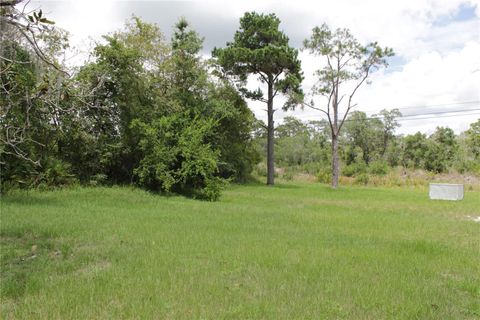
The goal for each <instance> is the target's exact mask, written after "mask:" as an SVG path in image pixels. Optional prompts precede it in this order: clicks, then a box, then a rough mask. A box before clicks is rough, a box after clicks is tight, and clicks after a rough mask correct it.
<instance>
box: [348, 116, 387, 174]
mask: <svg viewBox="0 0 480 320" xmlns="http://www.w3.org/2000/svg"><path fill="white" fill-rule="evenodd" d="M382 127H383V124H382V122H381V121H380V120H379V119H377V118H368V117H367V114H366V113H365V112H361V111H354V112H352V113H351V114H350V116H349V117H348V119H347V123H346V125H345V132H346V135H347V141H348V142H347V143H349V144H350V149H351V150H353V149H354V148H355V147H358V148H360V150H361V151H362V159H363V161H364V162H365V164H366V165H369V164H370V162H371V161H372V160H373V159H374V158H375V156H376V155H377V154H378V153H379V151H380V150H379V149H380V148H379V146H380V145H381V140H382V135H383V128H382Z"/></svg>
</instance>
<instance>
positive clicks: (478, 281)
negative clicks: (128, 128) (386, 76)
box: [0, 183, 480, 319]
mask: <svg viewBox="0 0 480 320" xmlns="http://www.w3.org/2000/svg"><path fill="white" fill-rule="evenodd" d="M468 216H470V217H472V216H480V193H479V192H473V191H472V192H468V193H467V194H466V198H465V199H464V201H461V202H444V201H430V200H428V197H427V191H426V190H418V189H416V190H415V189H398V188H397V189H381V188H361V187H348V188H340V189H339V190H331V189H330V188H329V187H327V186H323V185H320V184H307V183H303V184H294V183H291V184H283V185H278V186H276V187H271V188H268V187H265V186H263V185H250V186H233V187H230V189H229V190H228V191H226V192H225V194H224V196H223V197H222V199H221V201H219V202H216V203H208V202H201V201H195V200H190V199H185V198H182V197H162V196H157V195H152V194H149V193H147V192H144V191H141V190H138V189H132V188H120V187H115V188H78V189H70V190H61V191H54V192H29V193H26V192H17V193H13V194H10V195H7V196H3V199H2V201H1V233H0V235H1V238H0V239H1V243H0V244H1V272H0V275H1V294H0V299H1V300H0V301H1V313H0V318H2V319H71V318H78V319H119V318H137V319H251V318H257V319H258V318H261V319H479V318H480V223H477V222H474V221H472V220H471V219H470V218H469V217H468Z"/></svg>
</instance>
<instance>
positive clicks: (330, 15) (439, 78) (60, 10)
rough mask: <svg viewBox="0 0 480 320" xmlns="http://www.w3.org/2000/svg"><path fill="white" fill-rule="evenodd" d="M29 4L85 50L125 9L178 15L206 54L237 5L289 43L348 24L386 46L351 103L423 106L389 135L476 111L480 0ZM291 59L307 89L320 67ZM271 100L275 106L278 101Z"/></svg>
mask: <svg viewBox="0 0 480 320" xmlns="http://www.w3.org/2000/svg"><path fill="white" fill-rule="evenodd" d="M31 6H33V7H36V8H42V9H43V11H44V12H46V13H47V16H48V17H49V18H51V19H53V20H55V21H56V25H57V26H58V27H62V28H64V29H66V30H67V31H69V32H70V33H71V42H72V44H73V45H75V46H77V47H79V48H80V49H81V50H83V51H85V52H88V49H89V46H90V43H91V40H89V39H100V38H101V35H103V34H107V33H109V32H112V31H115V30H118V29H120V28H121V27H122V26H123V24H124V23H125V21H126V20H127V19H128V18H129V17H131V15H136V16H139V17H141V18H142V19H144V20H145V21H147V22H152V23H156V24H158V25H159V27H160V29H161V30H162V32H163V33H164V34H165V36H166V37H167V39H168V38H170V35H171V30H172V26H173V25H174V23H175V22H176V21H177V19H178V18H179V17H180V16H184V17H185V18H187V20H189V21H190V22H191V24H192V26H193V28H194V29H195V30H196V31H197V32H198V33H199V34H200V35H201V36H202V37H204V38H205V42H204V50H203V54H204V55H206V56H209V55H210V52H211V49H212V48H213V47H223V46H225V43H226V42H227V41H231V40H232V38H233V34H234V32H235V30H237V28H238V25H239V19H240V17H241V16H242V15H243V13H244V12H245V11H257V12H263V13H272V12H273V13H275V14H277V16H278V17H279V18H280V19H281V21H282V23H281V25H280V27H281V29H282V30H283V31H284V32H285V33H286V34H287V35H288V36H289V38H290V44H291V45H292V46H294V47H296V48H301V45H302V41H303V40H304V39H305V38H308V37H309V36H310V34H311V29H312V28H313V27H314V26H316V25H321V24H322V23H323V22H326V23H327V24H328V25H329V26H330V27H331V28H338V27H341V28H343V27H346V28H349V29H350V30H351V31H352V33H353V34H354V35H355V36H356V37H357V38H358V39H359V40H360V41H361V42H363V43H366V42H370V41H378V42H379V44H380V45H381V46H389V47H392V48H393V49H394V51H395V54H396V55H395V57H394V58H392V59H391V60H390V66H389V68H387V69H385V70H379V71H377V72H376V73H374V74H373V75H372V77H371V80H372V83H371V84H370V85H367V86H364V87H362V88H361V89H360V92H358V95H357V98H356V102H357V103H358V107H357V110H361V111H365V112H367V114H368V115H372V114H374V113H375V112H376V111H379V110H381V109H383V108H386V109H391V108H395V107H396V108H400V109H401V112H402V113H403V114H404V115H409V114H418V113H428V114H427V115H425V116H423V117H425V119H422V120H414V119H412V118H411V117H410V118H408V117H406V118H404V119H401V122H400V123H401V125H402V127H401V128H400V129H399V130H398V131H397V132H399V133H413V132H416V131H422V132H424V133H427V134H430V133H432V132H433V131H434V130H435V127H437V126H449V127H451V128H452V129H454V130H455V131H456V132H460V131H463V130H465V129H467V128H468V126H469V124H470V123H472V122H474V121H476V120H477V119H479V118H480V0H468V1H463V0H396V1H387V0H363V1H354V0H336V1H328V2H327V1H301V0H296V1H262V0H256V1H241V0H238V1H200V0H198V1H158V0H156V1H154V0H151V1H114V0H77V1H75V0H71V1H66V0H65V1H45V0H44V1H36V0H35V1H32V2H31ZM300 57H301V60H302V67H303V71H304V74H305V78H306V79H305V81H304V84H303V86H304V89H305V91H306V92H308V91H309V89H310V87H311V85H312V84H313V82H314V78H313V72H314V71H315V70H316V69H318V68H319V67H320V66H321V65H320V61H319V60H318V58H315V57H311V56H309V55H308V54H307V53H306V52H302V53H301V54H300ZM74 59H78V56H77V57H76V58H74ZM321 103H322V101H321V100H318V101H317V105H321ZM249 105H250V107H251V108H252V110H253V111H254V112H255V115H256V116H257V118H259V119H262V120H266V113H265V112H264V111H263V109H265V106H263V105H261V104H259V103H253V102H249ZM276 107H278V108H280V107H281V100H278V101H277V102H276ZM448 111H453V113H447V112H448ZM434 113H435V114H436V115H435V114H434ZM291 115H293V116H296V117H299V118H301V119H302V120H319V119H321V117H322V115H321V114H319V113H318V111H315V110H303V111H302V110H296V111H289V112H282V111H278V112H276V122H277V123H279V122H281V120H282V119H283V118H284V117H285V116H291Z"/></svg>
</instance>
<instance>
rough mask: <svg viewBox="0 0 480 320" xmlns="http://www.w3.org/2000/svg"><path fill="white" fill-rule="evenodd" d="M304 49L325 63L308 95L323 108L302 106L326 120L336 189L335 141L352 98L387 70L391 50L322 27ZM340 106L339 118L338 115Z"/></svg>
mask: <svg viewBox="0 0 480 320" xmlns="http://www.w3.org/2000/svg"><path fill="white" fill-rule="evenodd" d="M304 49H307V50H309V52H310V53H312V54H314V55H316V56H322V57H324V58H325V59H326V62H327V64H326V65H325V66H323V67H322V68H320V69H319V70H317V71H316V75H317V77H318V78H317V84H316V85H315V86H314V87H313V88H312V91H311V94H312V96H315V95H320V96H322V97H324V98H326V99H327V102H326V106H325V107H323V108H318V107H316V106H315V105H314V103H313V99H312V101H311V102H309V103H305V105H307V106H309V107H311V108H313V109H316V110H319V111H321V112H323V113H324V114H325V115H326V116H327V118H328V121H329V124H330V133H331V139H332V187H334V188H336V187H337V186H338V178H339V173H340V163H339V157H338V139H339V135H340V130H341V129H342V126H343V124H344V122H345V119H346V118H347V116H348V114H349V112H350V111H351V109H352V108H353V107H355V105H356V104H354V103H353V98H354V96H355V94H356V92H357V91H358V89H359V88H360V87H361V86H362V85H363V84H364V83H365V82H366V81H367V79H368V77H369V76H370V74H371V73H372V72H373V71H375V70H376V69H378V68H379V67H381V66H387V62H386V58H387V57H390V56H392V55H393V50H392V49H390V48H383V49H382V48H381V47H380V46H379V45H378V44H377V43H376V42H372V43H369V44H367V45H365V46H363V45H361V44H360V43H359V42H358V41H357V39H355V38H354V37H353V35H352V34H351V33H350V31H349V30H348V29H337V30H335V31H334V32H332V31H331V30H330V28H329V27H328V26H327V25H326V24H323V25H322V26H321V27H315V28H313V32H312V35H311V37H310V39H306V40H305V41H304ZM341 89H342V90H343V91H342V90H341ZM344 98H346V101H345V100H344ZM342 103H343V104H342ZM342 105H343V106H344V108H343V109H344V113H343V115H341V114H340V113H339V110H340V108H341V106H342Z"/></svg>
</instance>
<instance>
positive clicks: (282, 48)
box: [212, 12, 303, 185]
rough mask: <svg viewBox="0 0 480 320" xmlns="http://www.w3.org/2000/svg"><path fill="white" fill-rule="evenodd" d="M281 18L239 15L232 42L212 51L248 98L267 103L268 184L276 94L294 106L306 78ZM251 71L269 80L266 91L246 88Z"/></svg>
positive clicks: (271, 171) (270, 180)
mask: <svg viewBox="0 0 480 320" xmlns="http://www.w3.org/2000/svg"><path fill="white" fill-rule="evenodd" d="M279 25H280V19H279V18H278V17H277V16H276V15H275V14H268V15H265V14H258V13H255V12H247V13H245V15H244V16H243V17H242V18H241V19H240V29H239V30H238V31H237V32H236V33H235V36H234V39H233V42H230V43H227V46H226V47H225V48H222V49H217V48H215V49H214V50H213V52H212V55H213V57H214V58H216V63H218V65H219V66H221V68H222V69H223V71H224V74H225V75H226V76H227V77H231V78H233V79H234V80H235V81H236V82H237V84H238V85H239V87H240V91H241V92H242V93H243V94H244V95H245V97H247V98H251V99H254V100H258V101H262V102H265V103H266V104H267V118H268V121H267V184H268V185H273V184H274V172H275V169H274V130H275V126H274V121H273V115H274V112H275V109H274V104H273V102H274V98H275V97H276V96H277V94H279V93H283V94H285V95H286V96H287V102H286V103H285V104H284V106H283V108H284V109H288V108H292V107H294V106H295V105H296V104H297V103H298V102H299V101H301V99H302V98H303V92H302V90H301V87H300V84H301V81H302V79H303V76H302V73H301V65H300V61H299V60H298V51H297V50H296V49H294V48H292V47H290V46H289V44H288V37H287V36H286V35H285V34H284V33H283V32H281V31H280V30H279ZM249 75H257V76H258V77H259V78H258V79H259V80H260V82H262V83H264V84H266V86H267V94H266V97H265V96H264V93H263V92H262V91H261V89H260V88H259V89H258V90H256V91H250V90H248V89H247V87H246V84H247V79H248V76H249Z"/></svg>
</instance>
